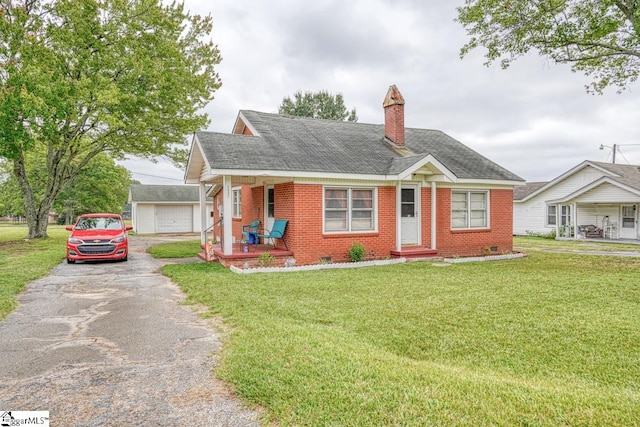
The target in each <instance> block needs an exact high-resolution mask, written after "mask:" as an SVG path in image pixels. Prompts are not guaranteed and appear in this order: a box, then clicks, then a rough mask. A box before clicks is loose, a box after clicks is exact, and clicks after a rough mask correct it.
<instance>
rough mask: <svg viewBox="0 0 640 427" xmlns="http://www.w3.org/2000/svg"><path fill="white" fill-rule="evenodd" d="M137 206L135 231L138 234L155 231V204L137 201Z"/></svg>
mask: <svg viewBox="0 0 640 427" xmlns="http://www.w3.org/2000/svg"><path fill="white" fill-rule="evenodd" d="M136 207H137V209H136V210H135V219H134V220H133V222H134V224H133V225H134V229H133V231H135V232H136V233H138V234H153V233H155V232H156V224H155V205H149V204H140V203H137V204H136Z"/></svg>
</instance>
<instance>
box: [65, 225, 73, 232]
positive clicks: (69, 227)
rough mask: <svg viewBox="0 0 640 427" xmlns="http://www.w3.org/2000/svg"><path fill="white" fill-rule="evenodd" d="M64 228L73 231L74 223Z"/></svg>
mask: <svg viewBox="0 0 640 427" xmlns="http://www.w3.org/2000/svg"><path fill="white" fill-rule="evenodd" d="M64 229H65V230H67V231H72V230H73V225H67V226H66V227H65V228H64Z"/></svg>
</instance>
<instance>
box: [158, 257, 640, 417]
mask: <svg viewBox="0 0 640 427" xmlns="http://www.w3.org/2000/svg"><path fill="white" fill-rule="evenodd" d="M639 269H640V259H638V258H622V257H593V256H589V257H585V256H579V255H571V254H549V253H542V252H532V254H531V256H530V257H528V258H524V259H520V260H511V261H499V262H486V263H466V264H457V265H453V266H450V267H441V266H435V265H432V264H431V263H429V262H418V263H409V264H404V265H396V266H387V267H369V268H363V269H354V270H325V271H315V272H298V273H280V274H253V275H236V274H233V273H231V272H229V271H227V270H224V269H223V268H221V267H220V266H219V265H217V264H205V263H196V264H187V265H167V266H165V267H164V268H163V272H164V273H165V274H166V275H168V276H169V277H171V278H172V279H173V280H174V281H176V282H178V283H179V284H180V286H181V287H182V289H183V290H184V291H185V292H186V293H187V295H188V297H189V301H191V302H193V303H202V304H205V305H206V306H207V307H209V309H210V315H212V316H218V317H220V318H222V320H223V321H224V322H225V324H226V325H228V326H229V327H230V328H229V334H228V337H227V339H226V342H225V345H224V347H223V355H222V359H221V361H220V364H219V368H218V371H217V372H218V375H219V376H220V377H221V378H223V379H224V380H227V381H229V382H230V383H232V384H233V386H234V387H235V390H236V392H237V394H239V395H240V396H243V397H244V398H246V399H247V400H248V401H249V402H252V403H254V404H257V405H260V406H262V407H264V408H265V409H266V413H267V416H268V417H269V419H270V420H271V421H273V422H274V423H277V425H282V426H285V425H295V426H300V425H309V426H318V425H336V426H337V425H339V426H373V425H403V426H409V425H419V426H422V425H440V426H452V425H461V426H462V425H464V426H466V425H474V426H482V425H486V426H489V425H491V426H494V425H502V426H513V425H522V426H557V425H567V426H569V425H571V426H577V425H581V426H604V425H606V426H633V425H640V424H639V423H640V421H639V420H640V316H639V315H638V314H639V313H640V276H639V275H638V271H639Z"/></svg>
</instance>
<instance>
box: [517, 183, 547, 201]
mask: <svg viewBox="0 0 640 427" xmlns="http://www.w3.org/2000/svg"><path fill="white" fill-rule="evenodd" d="M547 184H548V182H547V181H544V182H527V183H526V184H525V185H522V186H520V187H516V188H514V189H513V200H514V201H515V200H522V199H524V198H525V197H527V196H528V195H529V194H532V193H534V192H536V191H538V190H539V189H540V188H542V187H544V186H545V185H547Z"/></svg>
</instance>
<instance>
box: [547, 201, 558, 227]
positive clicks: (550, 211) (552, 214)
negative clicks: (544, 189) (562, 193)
mask: <svg viewBox="0 0 640 427" xmlns="http://www.w3.org/2000/svg"><path fill="white" fill-rule="evenodd" d="M557 222H558V209H557V207H556V205H549V206H547V225H556V224H557Z"/></svg>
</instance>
